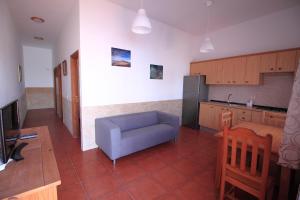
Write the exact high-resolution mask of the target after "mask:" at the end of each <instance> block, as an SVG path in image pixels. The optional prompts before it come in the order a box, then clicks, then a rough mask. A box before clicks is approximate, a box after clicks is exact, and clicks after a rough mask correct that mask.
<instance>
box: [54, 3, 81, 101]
mask: <svg viewBox="0 0 300 200" xmlns="http://www.w3.org/2000/svg"><path fill="white" fill-rule="evenodd" d="M73 6H74V7H73V9H72V10H71V12H70V14H69V15H68V19H67V20H66V22H65V24H64V26H63V27H62V30H61V32H60V34H59V37H58V39H57V42H56V44H55V47H54V65H55V66H57V65H59V64H60V63H62V62H63V61H64V60H66V61H67V71H68V74H67V76H63V79H62V84H63V97H65V98H67V99H69V100H71V99H70V98H71V76H70V56H71V55H72V54H73V53H74V52H75V51H77V50H79V4H78V2H77V3H76V4H74V5H73Z"/></svg>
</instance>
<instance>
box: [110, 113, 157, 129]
mask: <svg viewBox="0 0 300 200" xmlns="http://www.w3.org/2000/svg"><path fill="white" fill-rule="evenodd" d="M110 120H111V121H112V122H113V123H114V124H116V125H117V126H119V127H120V129H121V131H122V132H123V131H128V130H132V129H138V128H142V127H146V126H151V125H154V124H158V118H157V113H156V112H143V113H134V114H128V115H120V116H116V117H110Z"/></svg>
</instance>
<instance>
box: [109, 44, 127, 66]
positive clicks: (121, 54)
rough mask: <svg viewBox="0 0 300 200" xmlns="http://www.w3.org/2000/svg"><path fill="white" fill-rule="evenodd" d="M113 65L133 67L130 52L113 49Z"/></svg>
mask: <svg viewBox="0 0 300 200" xmlns="http://www.w3.org/2000/svg"><path fill="white" fill-rule="evenodd" d="M111 64H112V66H118V67H131V52H130V51H129V50H124V49H118V48H114V47H112V48H111Z"/></svg>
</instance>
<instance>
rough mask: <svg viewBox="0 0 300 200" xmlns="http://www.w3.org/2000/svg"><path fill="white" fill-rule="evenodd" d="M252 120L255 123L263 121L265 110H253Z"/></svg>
mask: <svg viewBox="0 0 300 200" xmlns="http://www.w3.org/2000/svg"><path fill="white" fill-rule="evenodd" d="M251 121H252V122H254V123H262V122H263V112H262V111H255V110H252V118H251Z"/></svg>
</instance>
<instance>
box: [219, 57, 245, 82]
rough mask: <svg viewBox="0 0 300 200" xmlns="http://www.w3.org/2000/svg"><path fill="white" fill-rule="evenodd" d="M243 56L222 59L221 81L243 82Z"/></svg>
mask: <svg viewBox="0 0 300 200" xmlns="http://www.w3.org/2000/svg"><path fill="white" fill-rule="evenodd" d="M244 60H245V59H244V57H235V58H228V59H224V61H223V83H224V84H244V75H245V70H246V68H245V67H246V66H245V62H243V61H244Z"/></svg>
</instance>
